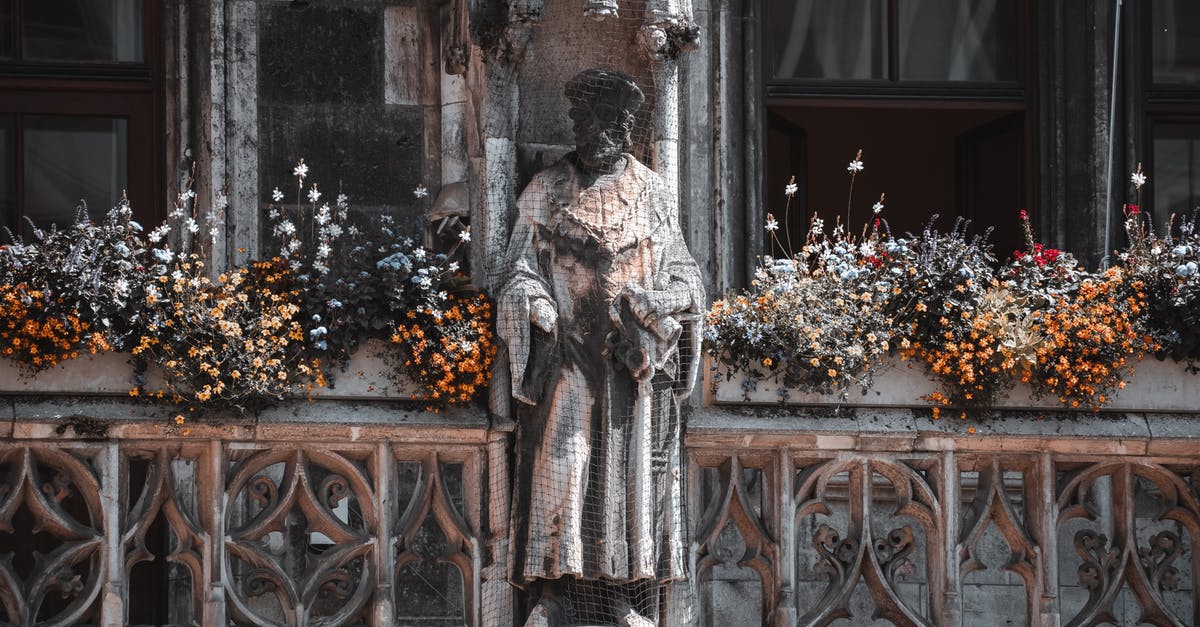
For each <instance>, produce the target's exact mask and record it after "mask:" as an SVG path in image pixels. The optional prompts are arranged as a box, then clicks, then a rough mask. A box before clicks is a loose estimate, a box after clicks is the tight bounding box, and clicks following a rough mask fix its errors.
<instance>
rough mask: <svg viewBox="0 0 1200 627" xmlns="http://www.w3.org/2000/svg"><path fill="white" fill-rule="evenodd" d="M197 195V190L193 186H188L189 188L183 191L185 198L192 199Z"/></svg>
mask: <svg viewBox="0 0 1200 627" xmlns="http://www.w3.org/2000/svg"><path fill="white" fill-rule="evenodd" d="M195 197H196V192H195V191H193V190H192V189H191V188H188V190H187V191H186V192H184V193H183V198H184V200H191V199H193V198H195Z"/></svg>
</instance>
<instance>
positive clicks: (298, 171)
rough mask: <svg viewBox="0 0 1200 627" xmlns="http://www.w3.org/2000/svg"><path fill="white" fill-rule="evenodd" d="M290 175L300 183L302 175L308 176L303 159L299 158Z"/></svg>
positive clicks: (302, 178)
mask: <svg viewBox="0 0 1200 627" xmlns="http://www.w3.org/2000/svg"><path fill="white" fill-rule="evenodd" d="M292 176H295V177H296V178H298V179H300V182H301V183H303V182H304V177H306V176H308V166H307V165H305V163H304V159H301V160H300V162H299V163H297V164H296V167H295V168H292Z"/></svg>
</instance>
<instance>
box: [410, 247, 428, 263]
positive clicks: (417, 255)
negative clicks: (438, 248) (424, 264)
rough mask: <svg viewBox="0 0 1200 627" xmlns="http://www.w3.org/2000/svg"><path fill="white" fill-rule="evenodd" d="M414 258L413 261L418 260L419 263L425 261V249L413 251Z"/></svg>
mask: <svg viewBox="0 0 1200 627" xmlns="http://www.w3.org/2000/svg"><path fill="white" fill-rule="evenodd" d="M412 256H413V259H416V260H417V261H425V249H424V248H416V249H413V251H412Z"/></svg>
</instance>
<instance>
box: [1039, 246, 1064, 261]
mask: <svg viewBox="0 0 1200 627" xmlns="http://www.w3.org/2000/svg"><path fill="white" fill-rule="evenodd" d="M1060 254H1062V251H1061V250H1058V249H1057V248H1047V249H1046V250H1043V251H1042V257H1043V258H1044V259H1045V260H1046V261H1047V262H1049V263H1054V262H1055V260H1057V259H1058V256H1059V255H1060Z"/></svg>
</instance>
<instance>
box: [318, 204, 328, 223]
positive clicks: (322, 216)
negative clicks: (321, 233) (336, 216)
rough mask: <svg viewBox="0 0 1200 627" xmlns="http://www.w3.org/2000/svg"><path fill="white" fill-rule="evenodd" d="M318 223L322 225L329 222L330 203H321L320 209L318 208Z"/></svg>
mask: <svg viewBox="0 0 1200 627" xmlns="http://www.w3.org/2000/svg"><path fill="white" fill-rule="evenodd" d="M317 224H320V225H321V226H325V225H326V224H329V203H325V204H324V205H321V208H320V209H317Z"/></svg>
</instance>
